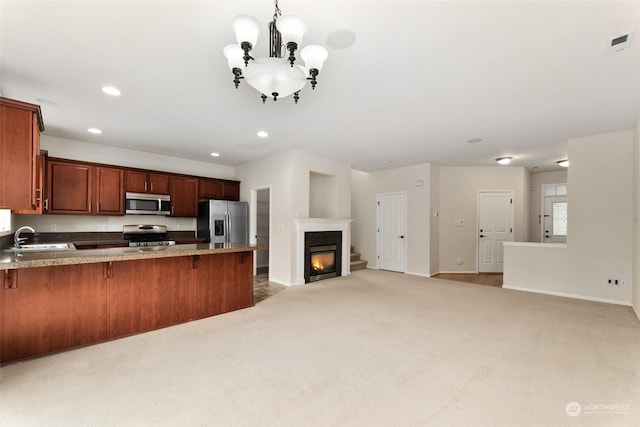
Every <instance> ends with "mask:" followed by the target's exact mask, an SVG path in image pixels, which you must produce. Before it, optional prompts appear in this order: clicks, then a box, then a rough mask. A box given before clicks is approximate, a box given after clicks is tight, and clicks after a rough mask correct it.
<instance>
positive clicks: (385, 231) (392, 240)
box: [377, 193, 407, 273]
mask: <svg viewBox="0 0 640 427" xmlns="http://www.w3.org/2000/svg"><path fill="white" fill-rule="evenodd" d="M406 199H407V197H406V194H405V193H389V194H378V239H377V240H378V268H379V269H381V270H391V271H399V272H402V273H404V271H405V242H406V237H407V236H406V222H407V212H406V210H407V208H406V205H407V200H406Z"/></svg>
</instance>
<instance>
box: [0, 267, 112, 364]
mask: <svg viewBox="0 0 640 427" xmlns="http://www.w3.org/2000/svg"><path fill="white" fill-rule="evenodd" d="M5 271H6V273H5ZM5 271H3V275H2V277H3V279H2V281H3V283H2V287H0V362H2V363H5V362H9V361H13V360H19V359H24V358H27V357H31V356H38V355H41V354H46V353H50V352H53V351H56V350H61V349H63V348H69V347H77V346H80V345H84V344H88V343H94V342H98V341H102V340H105V339H107V338H108V323H107V320H108V311H107V280H106V278H105V277H104V275H103V265H102V264H82V265H70V266H59V267H38V268H27V269H19V270H5ZM10 286H11V287H10Z"/></svg>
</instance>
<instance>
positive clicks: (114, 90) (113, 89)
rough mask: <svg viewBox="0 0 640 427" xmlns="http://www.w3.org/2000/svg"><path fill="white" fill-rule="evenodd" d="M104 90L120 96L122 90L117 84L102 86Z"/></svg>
mask: <svg viewBox="0 0 640 427" xmlns="http://www.w3.org/2000/svg"><path fill="white" fill-rule="evenodd" d="M102 91H103V92H104V93H106V94H107V95H111V96H120V95H121V94H122V92H120V89H118V88H117V87H115V86H102Z"/></svg>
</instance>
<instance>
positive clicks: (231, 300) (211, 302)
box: [193, 252, 253, 319]
mask: <svg viewBox="0 0 640 427" xmlns="http://www.w3.org/2000/svg"><path fill="white" fill-rule="evenodd" d="M252 254H253V253H252V252H239V253H230V254H220V255H215V256H210V255H209V256H201V257H197V258H194V262H193V274H194V290H193V294H194V299H193V300H194V315H195V318H196V319H201V318H203V317H208V316H215V315H216V314H221V313H226V312H229V311H233V310H240V309H242V308H247V307H251V306H252V305H253V257H252Z"/></svg>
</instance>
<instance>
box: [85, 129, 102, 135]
mask: <svg viewBox="0 0 640 427" xmlns="http://www.w3.org/2000/svg"><path fill="white" fill-rule="evenodd" d="M87 130H88V131H89V132H91V133H95V134H96V135H99V134H101V133H102V131H101V130H100V129H98V128H89V129H87Z"/></svg>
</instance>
